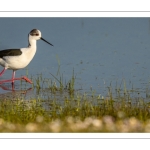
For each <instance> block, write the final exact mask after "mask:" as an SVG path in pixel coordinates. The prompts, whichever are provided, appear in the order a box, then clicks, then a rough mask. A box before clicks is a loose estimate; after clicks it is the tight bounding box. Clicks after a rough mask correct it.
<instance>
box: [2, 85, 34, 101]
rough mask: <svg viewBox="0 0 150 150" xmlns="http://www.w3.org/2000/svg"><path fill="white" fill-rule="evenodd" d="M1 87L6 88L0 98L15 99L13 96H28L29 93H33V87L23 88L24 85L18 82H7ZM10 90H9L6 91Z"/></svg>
mask: <svg viewBox="0 0 150 150" xmlns="http://www.w3.org/2000/svg"><path fill="white" fill-rule="evenodd" d="M0 88H1V89H2V90H4V91H5V92H4V93H1V94H0V99H8V98H9V99H10V98H11V99H13V98H15V99H16V98H18V97H19V98H20V97H24V98H25V97H26V96H27V95H30V94H31V93H32V90H33V89H32V88H31V87H30V88H26V89H25V88H22V86H20V85H18V84H11V83H7V84H6V83H5V84H0ZM6 91H8V92H6Z"/></svg>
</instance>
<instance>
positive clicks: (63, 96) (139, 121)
mask: <svg viewBox="0 0 150 150" xmlns="http://www.w3.org/2000/svg"><path fill="white" fill-rule="evenodd" d="M58 64H60V62H58ZM27 73H28V72H27ZM75 80H76V77H75V73H74V70H73V73H72V76H71V77H70V80H68V81H67V82H66V81H65V80H64V78H63V74H61V73H60V67H59V70H58V72H57V74H56V76H55V75H53V74H51V78H44V77H43V75H42V74H40V75H37V76H36V77H33V76H32V81H33V85H32V88H33V91H34V93H35V95H34V96H33V97H32V96H31V97H28V98H25V96H24V95H25V94H23V93H22V94H20V95H19V94H17V92H12V95H11V96H10V97H7V95H6V96H5V97H3V96H1V97H0V131H1V132H150V103H148V102H145V99H143V98H142V97H140V95H139V96H138V97H133V93H134V92H136V93H137V92H138V91H136V90H134V89H133V88H132V89H127V87H126V82H125V80H123V82H122V83H123V87H121V86H116V87H112V85H111V84H110V86H109V87H107V89H108V91H107V96H103V95H100V94H96V91H94V90H93V89H91V91H90V92H88V93H86V92H84V93H83V92H79V91H78V90H76V89H75ZM21 86H22V87H24V88H25V87H26V84H25V85H24V84H23V82H21ZM22 89H23V88H22ZM114 93H115V94H114ZM146 94H147V95H149V94H148V91H146Z"/></svg>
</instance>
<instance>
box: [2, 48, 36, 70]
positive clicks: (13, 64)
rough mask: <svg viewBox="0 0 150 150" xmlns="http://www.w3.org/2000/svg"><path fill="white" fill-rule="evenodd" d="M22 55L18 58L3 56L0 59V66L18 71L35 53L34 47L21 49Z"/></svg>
mask: <svg viewBox="0 0 150 150" xmlns="http://www.w3.org/2000/svg"><path fill="white" fill-rule="evenodd" d="M21 51H22V54H21V55H18V56H5V57H3V58H0V65H1V66H3V67H5V68H7V69H13V70H18V69H22V68H24V67H26V66H27V65H28V64H29V63H30V61H31V60H32V59H33V57H34V55H35V53H36V47H32V48H31V47H29V48H21Z"/></svg>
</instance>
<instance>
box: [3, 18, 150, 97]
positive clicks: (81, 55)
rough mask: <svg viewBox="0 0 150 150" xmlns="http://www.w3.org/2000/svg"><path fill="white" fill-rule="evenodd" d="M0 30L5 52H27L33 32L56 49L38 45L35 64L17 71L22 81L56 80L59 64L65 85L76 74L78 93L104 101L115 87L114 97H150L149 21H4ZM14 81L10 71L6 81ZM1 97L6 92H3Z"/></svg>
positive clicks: (85, 19)
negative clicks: (120, 92) (128, 93)
mask: <svg viewBox="0 0 150 150" xmlns="http://www.w3.org/2000/svg"><path fill="white" fill-rule="evenodd" d="M18 24H19V27H18ZM0 26H1V28H0V33H1V36H0V37H1V38H0V49H1V50H2V49H7V48H19V47H26V46H27V45H28V40H27V35H28V33H29V32H30V30H32V29H33V28H37V29H39V30H41V32H42V36H43V38H45V39H46V40H47V41H49V42H51V43H52V44H53V45H54V47H51V46H49V45H48V44H46V43H44V42H43V41H38V42H37V53H36V55H35V57H34V59H33V60H32V61H31V63H30V64H29V65H28V67H27V68H25V69H22V70H19V71H17V73H16V76H17V77H19V76H21V75H26V74H28V76H29V77H31V76H35V77H36V76H37V74H41V73H42V76H43V78H52V79H53V77H52V76H51V75H50V73H52V74H53V75H55V76H57V73H58V61H60V70H59V73H60V74H61V75H63V78H64V80H66V81H68V80H69V79H71V77H72V74H73V70H74V74H75V76H76V81H75V88H76V89H77V90H78V89H82V90H83V91H91V89H92V90H95V91H96V93H97V94H102V95H104V96H105V95H107V93H108V89H107V87H110V86H111V87H112V88H113V90H114V91H115V89H116V88H122V89H124V88H127V89H129V90H130V89H134V90H136V89H137V91H138V92H135V94H137V96H139V92H140V94H141V95H142V96H143V97H145V98H146V97H147V95H149V80H150V67H149V55H150V20H149V18H0ZM1 69H2V67H1ZM26 69H27V70H28V73H27V71H26ZM11 75H12V71H10V70H8V71H6V73H5V74H4V75H3V76H2V77H1V79H8V78H11ZM124 83H125V84H124ZM19 84H20V82H19V81H17V82H16V83H15V85H16V86H17V85H19ZM28 86H29V88H30V85H28ZM18 87H19V86H18ZM0 93H1V94H3V93H6V90H4V89H2V88H0Z"/></svg>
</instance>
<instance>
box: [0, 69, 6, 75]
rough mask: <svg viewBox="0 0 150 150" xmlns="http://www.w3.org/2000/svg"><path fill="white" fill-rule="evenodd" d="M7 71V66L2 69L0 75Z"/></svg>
mask: <svg viewBox="0 0 150 150" xmlns="http://www.w3.org/2000/svg"><path fill="white" fill-rule="evenodd" d="M5 71H6V68H4V69H3V70H2V72H1V73H0V76H2V75H3V74H4V72H5Z"/></svg>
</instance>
